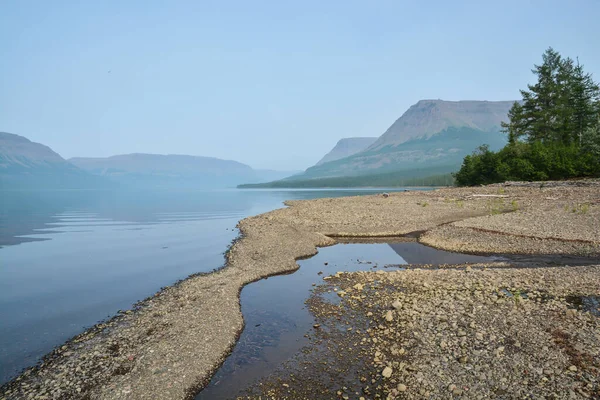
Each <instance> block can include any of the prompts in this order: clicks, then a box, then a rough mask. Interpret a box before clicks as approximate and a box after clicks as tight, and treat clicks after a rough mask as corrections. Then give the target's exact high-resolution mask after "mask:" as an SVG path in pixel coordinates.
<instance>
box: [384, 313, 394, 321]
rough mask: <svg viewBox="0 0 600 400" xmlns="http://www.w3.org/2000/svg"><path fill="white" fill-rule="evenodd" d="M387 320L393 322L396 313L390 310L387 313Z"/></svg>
mask: <svg viewBox="0 0 600 400" xmlns="http://www.w3.org/2000/svg"><path fill="white" fill-rule="evenodd" d="M385 320H386V321H387V322H392V321H393V320H394V314H392V312H391V311H388V312H387V313H385Z"/></svg>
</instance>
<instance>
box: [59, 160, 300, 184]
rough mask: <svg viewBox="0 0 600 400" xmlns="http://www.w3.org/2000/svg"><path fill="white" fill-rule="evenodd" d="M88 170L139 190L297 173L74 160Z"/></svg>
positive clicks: (210, 164)
mask: <svg viewBox="0 0 600 400" xmlns="http://www.w3.org/2000/svg"><path fill="white" fill-rule="evenodd" d="M69 161H70V162H71V163H72V164H74V165H75V166H77V167H79V168H81V169H82V170H84V171H87V172H89V173H92V174H94V175H99V176H102V177H105V178H108V179H110V180H112V181H115V182H118V183H121V184H125V185H127V187H135V188H226V187H235V186H236V185H238V184H240V183H243V182H266V181H270V180H276V179H281V178H284V177H286V176H289V175H290V174H292V173H293V172H281V171H272V170H254V169H252V168H251V167H250V166H248V165H246V164H242V163H240V162H237V161H231V160H222V159H219V158H214V157H201V156H189V155H177V154H168V155H162V154H142V153H135V154H123V155H116V156H112V157H105V158H84V157H76V158H71V159H69Z"/></svg>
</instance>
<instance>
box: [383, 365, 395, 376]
mask: <svg viewBox="0 0 600 400" xmlns="http://www.w3.org/2000/svg"><path fill="white" fill-rule="evenodd" d="M392 372H393V370H392V369H391V368H390V367H385V368H384V369H383V371H382V372H381V375H382V376H383V377H384V378H389V377H390V376H392Z"/></svg>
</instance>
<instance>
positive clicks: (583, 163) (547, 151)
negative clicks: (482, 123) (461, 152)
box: [454, 48, 600, 185]
mask: <svg viewBox="0 0 600 400" xmlns="http://www.w3.org/2000/svg"><path fill="white" fill-rule="evenodd" d="M542 58H543V63H542V64H541V65H536V66H535V68H534V69H533V70H532V72H533V73H534V74H535V75H536V77H537V82H536V83H535V84H533V85H528V86H527V88H528V90H522V91H521V95H522V96H523V100H522V101H520V102H515V103H514V104H513V106H512V107H511V109H510V111H509V112H508V119H509V122H508V123H502V127H503V128H504V131H505V132H506V133H508V145H506V146H505V147H504V148H503V149H502V150H500V151H499V152H497V153H494V152H492V151H490V150H489V149H488V148H487V147H486V146H481V147H479V148H478V149H477V150H476V151H475V152H474V153H473V154H472V155H469V156H466V157H465V159H464V160H463V164H462V167H461V168H460V170H459V171H458V172H457V173H455V174H454V177H455V179H456V183H457V184H458V185H479V184H487V183H493V182H502V181H505V180H527V181H532V180H546V179H566V178H574V177H585V176H600V87H599V86H598V84H597V83H596V82H594V80H593V79H592V75H591V74H589V73H586V72H585V71H584V70H583V66H582V65H581V64H579V60H578V61H577V62H574V61H573V60H572V59H570V58H563V57H561V56H560V54H558V52H556V51H555V50H554V49H552V48H549V49H548V50H546V52H545V53H544V55H543V56H542Z"/></svg>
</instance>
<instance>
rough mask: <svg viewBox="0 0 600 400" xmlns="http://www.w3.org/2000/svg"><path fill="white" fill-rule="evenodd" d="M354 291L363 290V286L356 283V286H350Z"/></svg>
mask: <svg viewBox="0 0 600 400" xmlns="http://www.w3.org/2000/svg"><path fill="white" fill-rule="evenodd" d="M352 287H353V288H354V289H356V290H363V284H362V283H357V284H356V285H354V286H352Z"/></svg>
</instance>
